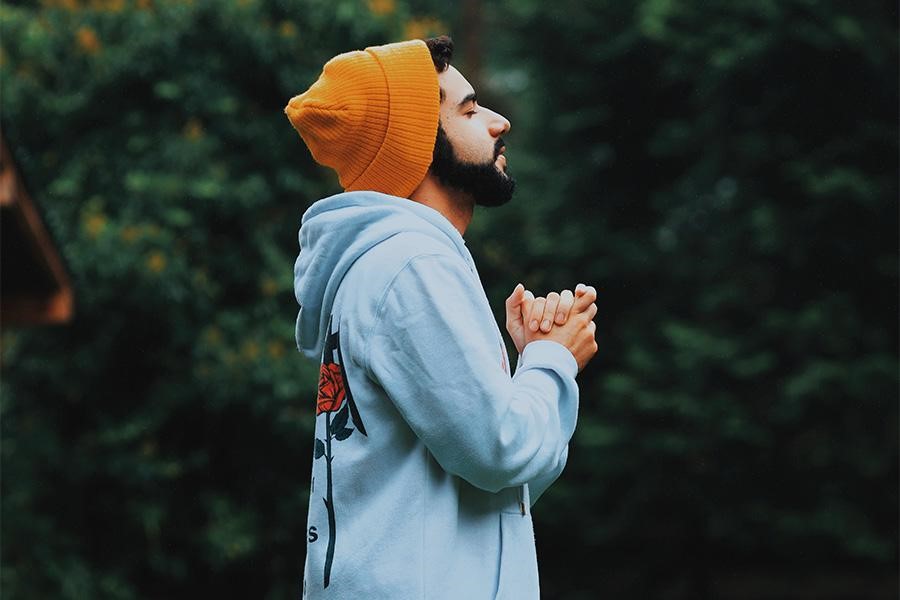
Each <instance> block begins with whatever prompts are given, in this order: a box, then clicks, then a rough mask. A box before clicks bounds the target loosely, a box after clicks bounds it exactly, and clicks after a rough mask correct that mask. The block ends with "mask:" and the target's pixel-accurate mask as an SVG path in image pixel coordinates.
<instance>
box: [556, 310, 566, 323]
mask: <svg viewBox="0 0 900 600" xmlns="http://www.w3.org/2000/svg"><path fill="white" fill-rule="evenodd" d="M565 318H566V314H565V313H561V312H559V313H556V320H557V321H558V322H562V320H563V319H565Z"/></svg>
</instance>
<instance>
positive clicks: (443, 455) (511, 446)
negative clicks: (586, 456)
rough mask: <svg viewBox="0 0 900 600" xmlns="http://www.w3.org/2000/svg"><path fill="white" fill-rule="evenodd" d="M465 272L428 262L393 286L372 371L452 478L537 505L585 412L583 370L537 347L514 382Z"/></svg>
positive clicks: (369, 355)
mask: <svg viewBox="0 0 900 600" xmlns="http://www.w3.org/2000/svg"><path fill="white" fill-rule="evenodd" d="M476 285H477V283H476V281H475V278H474V276H473V275H472V273H470V272H469V271H468V269H467V267H466V265H465V263H464V262H463V261H462V260H460V259H458V258H455V257H450V256H444V255H420V256H417V257H415V258H413V259H411V260H410V261H409V262H407V264H406V266H405V267H404V268H403V269H402V270H401V271H400V272H399V273H398V274H397V275H396V277H395V278H394V279H393V281H392V282H391V284H389V285H388V287H387V289H386V291H385V293H384V295H383V297H382V300H381V302H380V305H379V308H378V312H377V321H376V324H375V326H374V327H373V330H372V333H371V335H370V337H369V339H368V342H367V344H368V346H367V350H366V354H365V356H366V363H367V369H368V372H369V374H370V375H371V377H372V378H373V379H374V380H375V381H377V382H378V383H379V385H381V387H382V388H383V389H384V390H385V392H386V393H387V395H388V396H389V397H390V399H391V400H392V401H393V403H394V404H395V406H396V407H397V409H398V411H399V412H400V413H401V415H402V416H403V418H404V419H405V420H406V422H407V423H408V424H409V426H410V427H411V428H412V430H413V432H414V433H415V434H416V435H417V436H418V437H419V439H421V440H422V441H423V443H424V444H425V446H426V447H427V448H428V449H429V451H430V452H431V453H432V455H433V456H434V458H435V460H437V462H438V463H439V464H440V465H441V467H443V468H444V470H446V471H447V472H449V473H453V474H455V475H458V476H459V477H462V478H463V479H465V480H466V481H468V482H469V483H471V484H472V485H475V486H477V487H479V488H481V489H484V490H487V491H491V492H496V491H499V490H501V489H503V488H507V487H513V486H517V485H521V484H524V483H530V484H531V485H530V486H529V487H530V488H531V491H532V493H533V495H534V499H536V498H537V497H538V496H539V495H540V494H541V493H542V492H543V491H544V489H546V487H547V486H548V485H549V484H550V483H552V481H553V480H554V479H556V477H557V476H558V475H559V473H560V471H561V470H562V467H563V465H564V464H565V460H566V455H567V445H568V442H569V440H570V439H571V437H572V434H573V433H574V431H575V421H576V416H577V412H578V386H577V385H576V383H575V375H576V373H577V370H578V366H577V364H576V362H575V359H574V357H573V356H572V354H571V352H569V350H568V349H566V348H565V347H564V346H562V345H560V344H557V343H555V342H551V341H536V342H532V343H531V344H528V346H527V347H526V348H525V350H524V352H523V353H522V356H521V358H520V360H519V367H518V369H517V370H516V375H515V377H514V378H513V379H510V377H509V375H507V373H506V372H505V371H504V369H503V367H502V366H501V365H502V358H501V352H502V350H501V348H502V347H501V344H502V340H501V339H500V338H499V334H498V332H497V326H496V324H495V323H494V317H493V314H491V312H490V309H489V307H488V306H487V303H486V301H485V300H484V298H483V291H482V290H481V289H480V285H478V286H477V287H476Z"/></svg>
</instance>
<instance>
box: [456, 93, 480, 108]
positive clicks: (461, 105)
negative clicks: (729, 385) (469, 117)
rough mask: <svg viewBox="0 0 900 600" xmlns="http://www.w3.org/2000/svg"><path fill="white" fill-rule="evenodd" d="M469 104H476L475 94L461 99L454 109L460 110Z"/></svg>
mask: <svg viewBox="0 0 900 600" xmlns="http://www.w3.org/2000/svg"><path fill="white" fill-rule="evenodd" d="M469 102H478V96H477V95H476V94H475V92H472V93H471V94H469V95H468V96H466V97H465V98H463V99H462V100H461V101H460V103H459V104H457V105H456V108H462V107H463V106H465V105H466V104H468V103H469Z"/></svg>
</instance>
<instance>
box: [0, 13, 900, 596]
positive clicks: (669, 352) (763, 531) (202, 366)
mask: <svg viewBox="0 0 900 600" xmlns="http://www.w3.org/2000/svg"><path fill="white" fill-rule="evenodd" d="M0 20H2V38H0V74H2V87H0V94H2V95H0V101H2V105H0V106H2V123H3V135H4V137H5V138H6V139H7V140H8V142H9V144H10V146H11V148H12V150H13V153H14V155H15V158H16V161H17V163H18V166H19V168H20V169H21V171H22V174H23V176H24V177H25V178H26V180H27V183H28V189H29V192H30V194H31V196H32V197H33V198H34V199H35V201H36V202H37V203H38V205H39V206H40V207H41V210H42V213H43V216H44V219H45V220H46V222H47V225H48V227H49V229H50V230H51V232H52V234H53V236H54V238H55V240H56V242H57V244H58V245H59V247H60V249H61V251H62V253H63V255H64V257H65V260H66V263H67V267H68V269H69V272H70V274H71V276H72V277H73V279H74V287H75V293H76V309H75V317H74V319H73V320H72V321H71V322H70V323H68V324H66V325H61V326H53V327H37V328H24V327H11V326H4V327H3V331H2V380H0V392H2V396H0V417H2V426H0V427H2V429H0V434H2V444H0V451H2V498H0V500H2V512H0V516H2V571H0V584H2V594H3V597H4V598H9V599H15V598H64V599H70V598H109V599H129V598H160V599H162V598H206V597H220V598H267V599H274V598H292V597H297V596H298V595H299V589H300V579H301V576H302V565H303V553H304V547H305V537H306V536H305V533H304V530H305V523H306V507H307V502H308V495H309V491H308V480H309V473H310V464H311V454H312V440H313V436H312V430H313V425H314V418H313V417H314V414H315V413H314V411H315V409H314V399H315V394H316V366H315V365H313V364H310V363H308V362H307V361H305V360H304V359H302V358H301V356H300V355H299V354H298V353H297V352H296V350H295V348H294V341H293V322H294V318H295V316H296V308H297V307H296V303H295V300H294V297H293V290H292V265H293V260H294V258H295V255H296V252H297V249H298V246H297V235H296V234H297V228H298V226H299V221H300V216H301V215H302V213H303V211H304V210H305V209H306V208H307V207H308V206H310V204H311V203H312V202H314V201H315V200H316V199H318V198H320V197H322V196H325V195H329V194H331V193H333V192H335V191H338V187H337V182H336V179H335V177H334V176H333V175H332V174H331V172H329V171H327V170H325V169H323V168H321V167H318V166H317V165H316V164H315V163H314V162H313V161H312V160H311V158H310V156H309V153H308V151H307V150H306V148H305V147H304V145H303V144H302V141H301V140H300V138H299V137H298V136H297V134H296V133H295V132H294V130H293V129H292V128H291V126H290V124H289V123H288V121H287V119H286V118H285V116H284V114H283V113H282V110H283V107H284V105H285V104H286V103H287V101H288V99H289V98H290V97H291V96H293V95H294V94H296V93H298V92H300V91H302V90H304V89H305V88H306V87H308V85H309V84H310V83H312V82H313V81H314V80H315V78H316V77H317V76H318V74H319V72H320V70H321V67H322V65H323V64H324V63H325V62H326V61H327V60H328V59H329V58H330V57H332V56H333V55H335V54H337V53H339V52H343V51H347V50H351V49H357V48H362V47H365V46H367V45H375V44H381V43H386V42H389V41H398V40H401V39H407V38H410V37H427V36H431V35H437V34H442V33H449V34H450V35H451V36H452V37H453V38H454V40H455V42H456V46H457V55H456V60H455V61H454V64H456V65H457V66H458V67H459V68H460V70H461V71H462V72H463V74H464V75H466V76H467V77H468V78H469V79H470V81H472V83H473V84H474V85H475V86H476V89H478V90H479V98H480V99H481V101H482V103H483V104H485V105H487V106H490V107H491V108H494V109H496V110H498V111H500V112H502V113H504V114H505V115H506V116H507V117H509V118H510V120H511V121H512V124H513V126H512V131H511V133H510V134H509V135H508V136H506V139H507V142H508V152H507V155H508V157H509V164H510V172H511V173H513V174H514V175H516V177H517V179H518V180H519V188H518V192H517V195H516V198H515V200H514V202H513V203H511V204H510V205H508V206H506V207H503V208H501V209H495V210H480V211H479V212H477V213H476V217H475V221H474V224H473V226H472V227H471V229H470V231H469V233H468V234H467V239H468V243H469V246H470V248H471V249H472V251H473V254H474V255H475V258H476V261H477V262H478V264H479V268H480V271H481V274H482V278H483V280H484V284H485V287H486V289H487V290H488V293H489V295H490V297H491V300H492V303H493V305H494V307H495V308H496V311H497V317H498V320H500V319H501V318H502V307H503V305H502V300H503V299H504V298H505V297H506V295H508V293H509V291H510V290H511V289H512V288H513V286H514V285H515V284H516V283H517V282H519V281H523V282H525V283H526V285H528V287H529V288H530V289H532V290H535V291H536V292H538V293H546V292H547V291H550V290H554V289H560V288H564V287H570V288H571V287H572V286H574V285H575V284H576V283H578V282H579V281H584V282H588V283H592V284H594V285H595V286H596V287H597V288H598V292H599V300H598V305H599V308H600V312H599V316H598V319H597V321H598V340H599V344H600V352H599V354H598V357H597V358H596V359H595V360H594V361H593V362H592V363H591V365H590V366H589V367H588V368H587V369H586V370H585V371H584V372H583V373H582V374H581V375H580V377H579V379H580V385H581V388H582V404H581V407H582V408H581V413H580V417H579V426H578V431H577V432H576V435H575V438H574V440H573V442H572V447H571V452H570V459H569V465H568V467H567V469H566V471H565V473H564V474H563V476H562V478H561V479H560V480H559V482H557V484H556V485H555V486H554V487H553V488H551V489H550V491H548V492H547V494H546V495H545V496H544V498H542V500H541V501H540V502H539V503H538V504H537V505H536V507H535V511H534V513H535V522H536V534H537V542H538V552H539V559H540V567H541V576H542V590H543V596H544V597H545V598H551V599H555V598H564V599H572V600H575V599H595V598H634V599H701V600H702V599H735V600H737V599H772V600H774V599H793V598H804V599H807V598H808V599H812V598H816V599H820V598H821V599H832V600H834V599H838V598H840V599H857V598H879V599H880V598H885V599H887V598H896V597H897V593H898V510H900V509H898V441H897V440H898V206H897V201H898V120H897V117H898V14H897V4H896V2H875V1H871V2H849V1H848V2H843V1H839V0H830V1H825V0H823V1H816V0H779V1H775V0H708V1H704V2H699V1H696V0H694V1H688V0H681V1H680V0H635V1H631V2H624V1H620V2H616V1H611V0H596V1H593V2H584V1H581V2H576V1H574V0H554V1H553V2H540V1H537V0H498V1H496V2H488V1H477V0H465V1H463V2H460V3H458V4H452V3H446V2H438V1H431V0H408V1H403V0H369V1H368V2H365V1H355V0H304V1H291V2H288V1H279V0H237V1H235V2H204V1H201V0H177V1H176V0H136V1H131V0H97V1H90V2H87V1H79V0H58V1H46V2H42V3H39V4H36V3H30V2H4V3H3V5H2V6H0ZM10 260H15V256H8V255H6V256H3V261H4V264H5V265H6V264H9V263H8V262H7V261H10Z"/></svg>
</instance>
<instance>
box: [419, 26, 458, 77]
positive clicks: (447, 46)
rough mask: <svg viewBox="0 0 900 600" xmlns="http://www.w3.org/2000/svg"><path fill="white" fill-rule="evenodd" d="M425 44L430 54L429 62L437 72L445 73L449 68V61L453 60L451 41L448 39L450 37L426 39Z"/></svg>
mask: <svg viewBox="0 0 900 600" xmlns="http://www.w3.org/2000/svg"><path fill="white" fill-rule="evenodd" d="M425 44H426V45H427V46H428V50H429V51H430V52H431V60H432V62H433V63H434V68H435V69H436V70H437V72H438V73H443V72H444V71H446V70H447V67H449V66H450V61H451V60H453V40H451V39H450V36H447V35H442V36H440V37H435V38H428V39H427V40H425Z"/></svg>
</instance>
